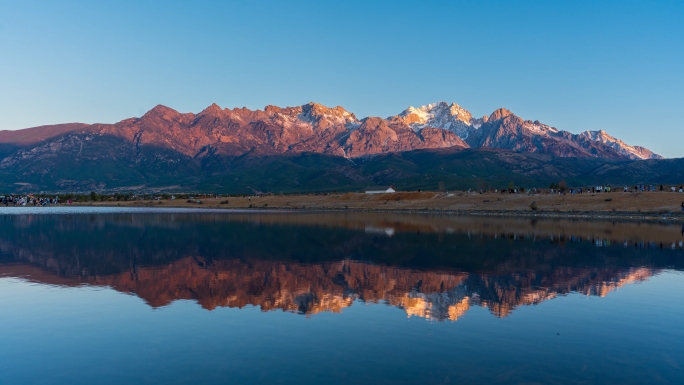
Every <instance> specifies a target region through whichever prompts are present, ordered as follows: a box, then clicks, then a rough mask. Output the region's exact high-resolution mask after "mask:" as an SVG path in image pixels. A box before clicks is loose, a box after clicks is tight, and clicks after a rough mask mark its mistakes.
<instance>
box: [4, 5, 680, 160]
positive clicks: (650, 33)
mask: <svg viewBox="0 0 684 385" xmlns="http://www.w3.org/2000/svg"><path fill="white" fill-rule="evenodd" d="M683 20H684V1H681V0H679V1H667V0H659V1H628V0H621V1H559V0H554V1H511V0H508V1H474V0H473V1H413V2H409V1H354V0H345V1H336V2H333V1H297V2H295V1H284V0H279V1H243V2H237V1H235V2H230V1H198V0H195V1H168V0H166V1H141V0H136V1H124V0H118V1H108V2H105V1H66V0H65V1H31V0H22V1H8V0H0V129H19V128H26V127H31V126H37V125H42V124H53V123H63V122H73V121H78V122H86V123H95V122H104V123H113V122H116V121H119V120H121V119H124V118H128V117H132V116H140V115H142V114H143V113H144V112H145V111H147V110H149V109H150V108H152V107H154V106H155V105H157V104H164V105H167V106H169V107H172V108H175V109H177V110H179V111H182V112H188V111H192V112H198V111H200V110H202V109H204V108H205V107H206V106H208V105H210V104H211V103H214V102H215V103H218V104H219V105H220V106H221V107H230V108H232V107H242V106H246V107H249V108H253V109H254V108H263V107H264V106H265V105H268V104H274V105H279V106H292V105H300V104H304V103H306V102H309V101H316V102H319V103H323V104H326V105H329V106H335V105H341V106H343V107H345V108H346V109H347V110H350V111H352V112H354V113H355V114H356V115H357V116H358V117H365V116H369V115H374V116H382V117H386V116H389V115H394V114H397V113H399V112H401V111H402V110H403V109H405V108H406V107H408V106H409V105H413V106H418V105H423V104H427V103H431V102H435V101H439V100H444V101H448V102H456V103H458V104H460V105H461V106H463V107H465V108H467V109H468V110H470V111H471V112H472V113H473V114H474V115H478V116H480V115H485V114H489V113H491V112H492V111H493V110H494V109H496V108H498V107H506V108H508V109H510V110H512V111H513V112H514V113H516V114H517V115H519V116H521V117H523V118H525V119H532V120H535V119H538V120H540V121H542V122H544V123H547V124H550V125H552V126H555V127H557V128H559V129H564V130H568V131H571V132H574V133H578V132H581V131H585V130H598V129H604V130H606V131H608V132H609V133H610V134H612V135H614V136H617V137H619V138H621V139H623V140H625V141H626V142H627V143H629V144H638V145H643V146H646V147H648V148H650V149H652V150H654V151H656V152H658V153H660V154H662V155H665V156H667V157H683V156H684V123H683V121H684V119H682V117H680V116H679V115H678V114H679V113H680V112H681V111H682V106H683V105H684V90H683V86H684V22H683Z"/></svg>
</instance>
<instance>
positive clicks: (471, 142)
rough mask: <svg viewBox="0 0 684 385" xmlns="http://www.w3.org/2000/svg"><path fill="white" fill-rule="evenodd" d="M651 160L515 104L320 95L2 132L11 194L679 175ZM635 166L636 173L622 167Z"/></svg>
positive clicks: (1, 179) (0, 155)
mask: <svg viewBox="0 0 684 385" xmlns="http://www.w3.org/2000/svg"><path fill="white" fill-rule="evenodd" d="M502 151H503V152H502ZM401 154H405V155H401ZM430 154H432V155H430ZM643 159H650V160H652V161H655V160H658V159H660V156H658V155H656V154H653V153H652V152H650V151H649V150H647V149H645V148H642V147H634V146H629V145H627V144H625V143H624V142H622V141H620V140H618V139H616V138H613V137H611V136H610V135H608V134H607V133H605V132H603V131H598V132H585V133H581V134H571V133H568V132H565V131H559V130H557V129H555V128H553V127H549V126H547V125H544V124H541V123H539V122H537V121H534V122H533V121H528V120H522V119H521V118H519V117H517V116H515V115H514V114H512V113H511V112H510V111H508V110H506V109H499V110H497V111H495V112H494V113H492V114H491V115H490V116H484V117H482V118H473V117H472V115H471V114H470V113H469V112H468V111H467V110H465V109H463V108H461V107H459V106H458V105H456V104H451V105H449V104H446V103H436V104H431V105H428V106H424V107H420V108H412V107H411V108H409V109H407V110H406V111H404V112H402V113H400V114H398V115H396V116H391V117H389V118H386V119H383V118H377V117H369V118H365V119H358V118H357V117H356V116H355V115H354V114H352V113H351V112H349V111H346V110H345V109H344V108H342V107H335V108H328V107H325V106H322V105H320V104H316V103H309V104H305V105H303V106H298V107H287V108H280V107H275V106H267V107H266V108H265V109H264V110H249V109H246V108H235V109H222V108H220V107H219V106H217V105H215V104H214V105H211V106H210V107H208V108H206V109H205V110H203V111H201V112H200V113H198V114H194V113H180V112H178V111H175V110H173V109H171V108H168V107H164V106H157V107H155V108H153V109H152V110H150V111H148V112H147V113H146V114H144V115H143V116H142V117H140V118H130V119H126V120H123V121H121V122H118V123H115V124H93V125H84V124H79V123H73V124H65V125H55V126H43V127H35V128H31V129H26V130H18V131H11V132H9V131H0V187H1V188H2V189H3V190H4V191H8V192H9V191H24V190H26V191H36V190H38V191H40V190H42V191H84V190H88V191H90V190H103V189H113V188H128V189H141V188H162V189H167V190H169V189H171V190H173V189H176V190H178V189H183V190H186V191H187V190H194V189H196V190H202V191H204V190H206V191H212V192H233V193H237V192H254V191H291V192H295V191H321V190H338V191H344V190H353V189H357V188H360V187H363V185H368V184H374V183H391V184H396V185H398V186H400V187H402V188H433V189H434V188H436V187H437V185H438V183H444V184H445V185H446V187H447V188H468V187H474V186H473V183H476V181H480V180H482V179H484V180H485V181H484V183H486V184H490V185H493V186H498V187H501V186H500V185H506V184H507V183H508V182H509V181H514V182H516V183H524V184H525V185H527V186H532V185H536V186H545V185H548V183H550V182H558V181H559V180H561V179H564V178H569V179H573V178H574V179H575V181H577V183H583V184H584V183H585V182H589V181H592V180H595V179H597V178H598V177H600V180H599V182H601V183H608V182H609V181H608V180H607V179H610V180H611V183H638V182H650V181H654V182H658V183H666V182H668V181H671V182H672V183H680V181H679V180H675V179H677V176H678V175H679V174H681V171H678V170H673V169H672V167H676V166H675V163H677V162H676V161H675V162H674V163H672V162H670V163H672V164H670V163H668V162H667V161H666V160H663V161H662V162H665V163H667V164H665V163H663V164H660V163H649V164H635V165H631V163H629V162H635V161H638V162H637V163H639V162H643ZM628 164H630V165H631V166H628ZM629 167H632V168H634V169H635V170H636V172H635V173H631V174H630V173H629V172H627V171H624V170H626V169H628V168H629ZM651 168H654V170H653V172H652V173H651V171H650V170H651ZM623 169H624V170H623ZM656 169H657V170H656ZM595 170H596V171H595ZM603 170H611V171H610V173H609V174H601V172H602V171H603ZM621 170H622V171H621ZM614 175H620V176H621V178H613V177H612V176H614ZM663 177H665V178H666V180H664V179H662V178H663ZM477 183H480V182H477Z"/></svg>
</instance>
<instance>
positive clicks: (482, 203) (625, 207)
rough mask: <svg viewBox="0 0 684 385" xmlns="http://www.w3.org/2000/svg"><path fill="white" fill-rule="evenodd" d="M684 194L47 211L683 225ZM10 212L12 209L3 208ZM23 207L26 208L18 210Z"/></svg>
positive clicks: (207, 201) (364, 197) (197, 201)
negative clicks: (158, 210)
mask: <svg viewBox="0 0 684 385" xmlns="http://www.w3.org/2000/svg"><path fill="white" fill-rule="evenodd" d="M683 201H684V194H680V193H670V192H649V193H623V192H613V193H597V194H580V195H550V194H538V195H522V194H496V193H482V194H480V193H444V192H398V193H393V194H362V193H347V194H318V195H313V194H312V195H262V196H259V195H253V196H238V197H235V196H233V197H213V196H212V197H206V196H205V197H197V198H192V199H187V200H186V199H175V200H144V201H143V200H130V201H113V200H108V201H96V202H73V203H72V204H71V205H69V204H66V203H60V204H59V205H58V206H52V207H98V206H99V207H122V208H123V207H131V208H133V207H138V208H148V209H150V208H183V209H199V210H204V209H214V210H216V209H218V210H239V211H241V212H255V213H257V212H276V211H280V212H368V213H401V214H431V215H454V216H479V217H525V218H540V219H542V218H549V219H553V218H559V219H561V218H567V219H601V220H649V221H684V212H682V211H681V207H680V205H681V203H682V202H683ZM9 207H12V206H9ZM22 207H28V206H22Z"/></svg>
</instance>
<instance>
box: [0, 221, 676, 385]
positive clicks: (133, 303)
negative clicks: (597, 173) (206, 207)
mask: <svg viewBox="0 0 684 385" xmlns="http://www.w3.org/2000/svg"><path fill="white" fill-rule="evenodd" d="M0 231H2V237H0V275H1V276H2V277H3V278H0V308H1V309H2V312H0V326H1V327H0V340H2V341H4V343H3V344H2V346H1V347H0V382H1V383H35V384H39V383H45V384H54V383H70V384H80V383H83V384H89V383H94V382H98V383H111V384H115V383H132V384H137V383H140V384H145V383H160V382H164V383H189V382H193V383H217V382H219V383H220V382H230V383H260V382H272V383H294V382H301V381H304V382H317V383H321V382H325V383H449V382H464V381H465V382H467V383H491V382H500V383H520V382H538V383H577V382H582V381H586V382H589V383H616V382H620V383H645V382H647V383H679V382H680V381H682V380H684V377H682V374H681V373H682V365H684V332H683V331H682V330H681V325H682V320H684V305H683V302H682V300H683V299H684V295H683V294H682V293H683V290H682V288H684V275H682V273H681V270H682V267H683V266H684V251H683V250H682V248H681V246H680V244H679V242H681V241H682V234H681V225H680V224H668V223H661V224H658V223H635V222H629V223H609V222H597V221H589V222H586V221H585V222H580V221H562V220H530V219H505V218H464V217H446V216H415V215H414V216H408V215H399V214H362V213H340V214H329V213H327V214H326V213H311V214H276V213H263V214H244V213H232V214H229V215H226V214H225V213H206V212H204V213H202V214H195V213H188V212H173V213H169V212H167V213H157V214H149V213H148V214H143V213H130V212H114V213H112V212H108V213H107V214H97V213H92V212H90V213H88V214H82V215H75V214H74V215H68V214H59V215H52V214H48V215H11V216H9V215H8V216H2V217H0ZM267 310H277V311H267ZM281 310H284V312H283V311H281Z"/></svg>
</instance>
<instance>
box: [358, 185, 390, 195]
mask: <svg viewBox="0 0 684 385" xmlns="http://www.w3.org/2000/svg"><path fill="white" fill-rule="evenodd" d="M363 191H364V192H365V193H366V194H392V193H395V192H397V190H396V189H395V188H394V187H392V186H370V187H366V188H365V189H364V190H363Z"/></svg>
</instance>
